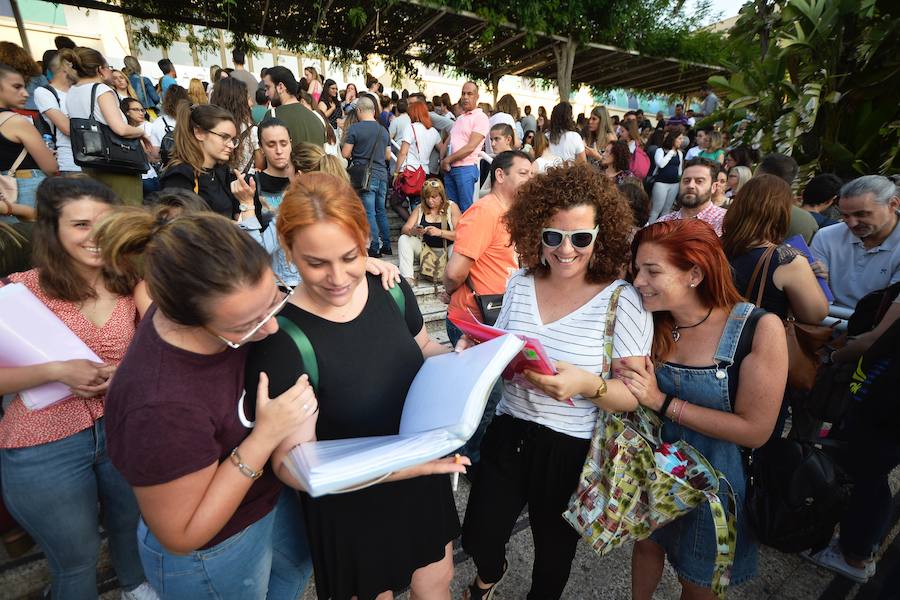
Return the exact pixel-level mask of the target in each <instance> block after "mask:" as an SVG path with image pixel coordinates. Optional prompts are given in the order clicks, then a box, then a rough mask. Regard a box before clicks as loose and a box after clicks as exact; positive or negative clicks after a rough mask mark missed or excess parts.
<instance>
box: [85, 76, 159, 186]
mask: <svg viewBox="0 0 900 600" xmlns="http://www.w3.org/2000/svg"><path fill="white" fill-rule="evenodd" d="M99 85H100V84H99V83H95V84H94V85H93V87H91V110H90V113H89V116H88V118H87V119H79V118H75V117H71V118H70V119H69V133H70V136H69V137H70V138H71V140H72V154H73V156H74V158H75V164H76V165H78V166H80V167H86V168H89V169H97V170H101V171H108V172H112V173H126V174H129V175H137V174H141V173H146V172H147V171H148V170H149V169H150V163H148V162H147V154H146V153H145V152H144V147H143V146H142V145H141V139H140V138H133V139H130V138H123V137H121V136H119V135H116V133H115V132H114V131H113V130H112V129H111V128H110V127H109V125H104V124H103V123H101V122H100V121H98V120H97V119H95V118H94V104H95V102H96V99H97V86H99Z"/></svg>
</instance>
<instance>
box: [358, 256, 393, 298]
mask: <svg viewBox="0 0 900 600" xmlns="http://www.w3.org/2000/svg"><path fill="white" fill-rule="evenodd" d="M366 271H367V272H369V273H371V274H372V275H381V285H383V286H384V289H386V290H389V289H391V288H392V287H394V286H395V285H396V284H398V283H400V269H399V268H398V267H397V266H396V265H393V264H391V263H389V262H385V261H383V260H378V259H377V258H372V257H371V256H370V257H367V258H366Z"/></svg>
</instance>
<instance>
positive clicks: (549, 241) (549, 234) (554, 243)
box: [541, 225, 600, 248]
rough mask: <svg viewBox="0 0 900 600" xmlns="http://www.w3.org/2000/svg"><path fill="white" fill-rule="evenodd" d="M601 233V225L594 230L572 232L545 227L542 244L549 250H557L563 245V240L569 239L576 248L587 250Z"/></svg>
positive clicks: (542, 231)
mask: <svg viewBox="0 0 900 600" xmlns="http://www.w3.org/2000/svg"><path fill="white" fill-rule="evenodd" d="M599 232H600V226H599V225H597V226H596V227H594V228H593V229H573V230H571V231H564V230H562V229H552V228H550V227H544V228H543V229H542V230H541V242H543V244H544V245H545V246H547V247H548V248H557V247H559V246H560V245H561V244H562V243H563V240H565V239H566V238H569V241H570V242H572V245H573V246H575V247H576V248H587V247H589V246H591V245H592V244H593V243H594V240H596V239H597V234H598V233H599Z"/></svg>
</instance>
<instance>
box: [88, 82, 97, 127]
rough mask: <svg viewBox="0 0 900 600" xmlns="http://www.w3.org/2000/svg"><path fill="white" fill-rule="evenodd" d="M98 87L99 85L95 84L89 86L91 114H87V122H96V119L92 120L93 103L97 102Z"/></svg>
mask: <svg viewBox="0 0 900 600" xmlns="http://www.w3.org/2000/svg"><path fill="white" fill-rule="evenodd" d="M99 85H100V84H99V83H95V84H94V85H92V86H91V112H90V113H88V120H89V121H96V120H97V119H95V118H94V103H95V101H96V100H97V87H98V86H99Z"/></svg>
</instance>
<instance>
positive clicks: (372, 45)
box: [60, 0, 724, 95]
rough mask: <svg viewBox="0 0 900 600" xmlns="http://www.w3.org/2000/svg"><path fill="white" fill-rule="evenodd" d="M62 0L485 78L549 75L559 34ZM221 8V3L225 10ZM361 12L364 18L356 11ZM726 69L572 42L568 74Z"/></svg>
mask: <svg viewBox="0 0 900 600" xmlns="http://www.w3.org/2000/svg"><path fill="white" fill-rule="evenodd" d="M320 2H321V4H319V3H316V2H311V1H309V0H306V1H302V0H300V1H298V0H240V2H237V3H230V2H225V3H224V4H225V5H226V6H229V5H230V9H229V10H225V9H223V8H222V2H221V0H219V1H214V0H213V1H207V0H181V1H174V0H173V1H165V2H162V1H158V0H156V1H153V0H110V1H104V0H60V3H62V4H70V5H74V6H81V7H84V8H89V9H97V10H109V11H114V12H119V13H124V14H127V15H130V16H133V17H136V18H139V19H155V20H159V21H164V22H176V23H184V24H191V25H197V26H203V27H213V28H220V29H226V30H230V31H233V32H236V33H244V34H252V35H263V36H270V37H275V38H278V39H280V40H282V41H283V42H284V43H285V44H286V45H288V46H294V47H297V48H299V47H302V46H304V45H306V44H319V45H322V46H324V47H329V48H335V49H338V51H342V52H345V53H346V52H356V53H359V55H360V57H362V58H363V60H364V57H365V56H366V55H368V54H378V55H382V56H385V57H387V58H389V59H391V60H395V61H400V62H401V63H402V62H411V61H413V60H417V61H420V62H422V63H424V64H426V65H429V66H444V67H451V68H454V69H456V70H457V71H459V72H460V73H463V74H466V75H468V76H471V77H472V78H475V79H481V80H483V81H492V80H495V79H499V78H500V77H502V76H504V75H517V76H521V77H528V78H542V79H549V80H554V79H556V78H557V74H558V71H557V58H556V55H555V54H554V48H558V47H560V46H564V45H565V44H566V43H567V42H569V40H567V39H566V38H564V37H561V36H556V35H549V34H544V33H541V32H529V31H525V30H523V29H521V28H519V27H517V26H516V25H514V24H512V23H500V24H497V23H490V22H489V21H488V20H486V19H484V18H482V17H480V16H479V15H477V14H475V13H472V12H468V11H461V10H454V9H451V8H449V7H445V6H440V5H431V4H425V3H423V2H421V1H419V0H398V1H396V2H394V3H393V4H390V5H387V6H384V5H382V4H380V3H377V2H376V1H374V0H320ZM223 10H224V12H223ZM360 10H361V11H363V12H364V14H365V15H366V20H365V23H361V22H360V21H361V20H360V19H359V18H358V16H359V15H360V14H362V13H361V12H360ZM723 72H724V69H721V68H719V67H715V66H711V65H703V64H696V63H688V62H686V61H681V60H677V59H674V58H657V57H651V56H646V55H642V54H640V53H638V52H634V51H630V50H624V49H621V48H616V47H613V46H607V45H603V44H597V43H588V44H583V45H580V46H578V48H577V50H576V54H575V59H574V62H573V69H572V78H571V83H572V85H573V86H577V85H580V84H585V85H589V86H594V87H596V88H601V89H612V88H625V89H633V90H637V91H640V92H647V93H664V94H679V95H684V94H690V93H693V92H696V91H697V90H698V89H699V88H700V86H701V85H702V84H703V83H705V82H706V81H707V79H709V77H710V76H712V75H716V74H723Z"/></svg>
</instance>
